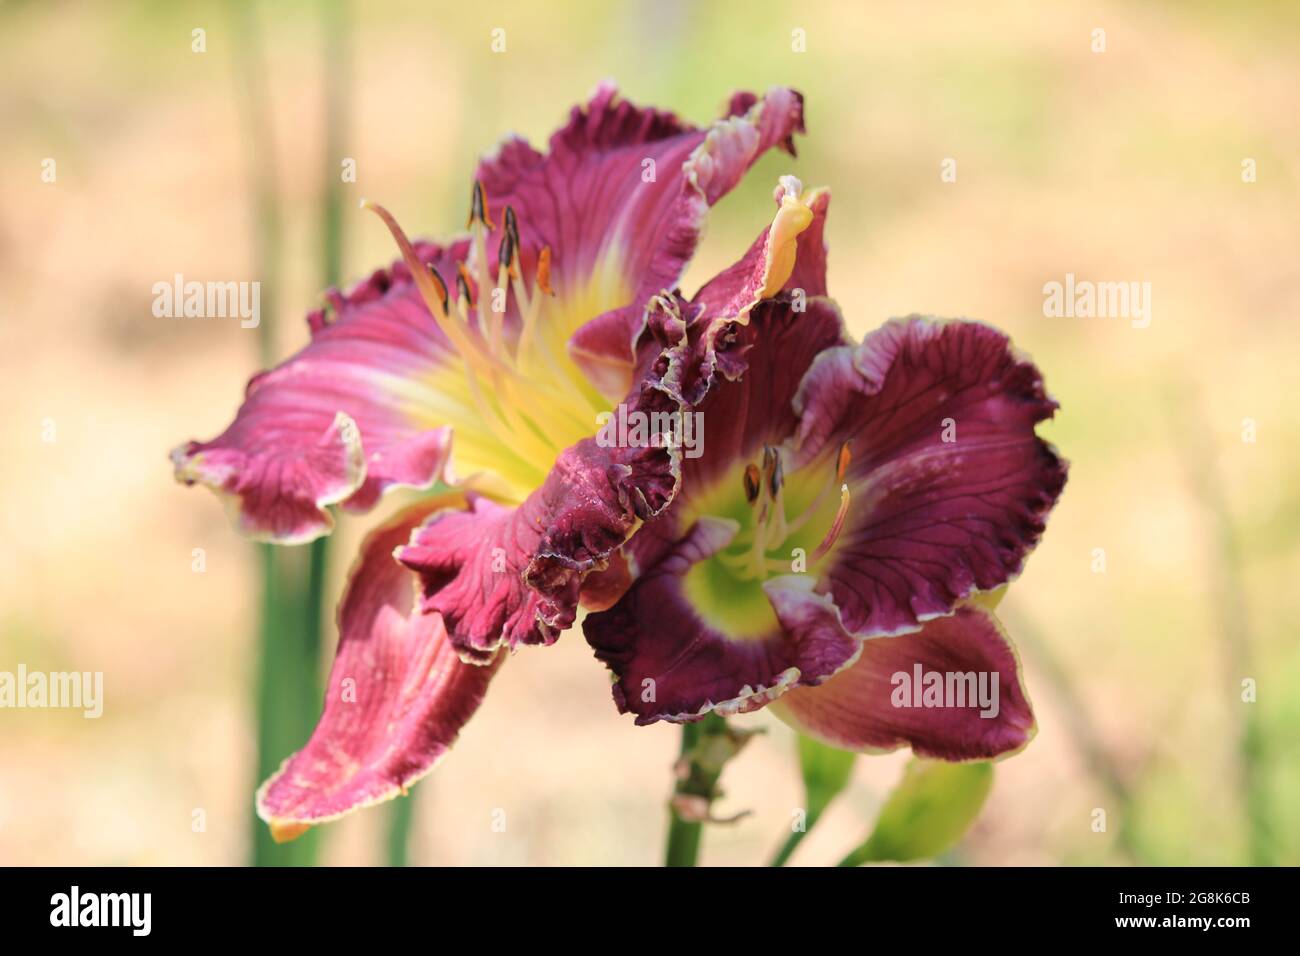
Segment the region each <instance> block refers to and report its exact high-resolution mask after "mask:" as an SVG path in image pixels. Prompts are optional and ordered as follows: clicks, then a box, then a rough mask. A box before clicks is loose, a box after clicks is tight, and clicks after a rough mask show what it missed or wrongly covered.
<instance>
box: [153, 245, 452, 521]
mask: <svg viewBox="0 0 1300 956" xmlns="http://www.w3.org/2000/svg"><path fill="white" fill-rule="evenodd" d="M417 251H418V254H419V256H420V258H421V259H422V260H423V261H426V262H432V263H438V264H439V268H442V269H451V268H452V266H451V263H452V262H454V260H455V259H456V258H457V257H460V258H463V257H464V255H465V244H464V243H460V244H458V245H456V246H453V247H451V248H449V249H443V248H441V247H438V246H435V245H431V244H422V245H420V246H419V248H418V250H417ZM329 301H330V304H331V310H330V313H331V314H332V315H333V318H329V317H327V313H326V312H324V311H318V312H315V313H313V314H312V315H311V316H309V317H308V321H309V324H310V325H311V329H312V339H311V342H310V343H309V344H308V345H307V346H306V347H305V348H304V349H303V350H302V351H300V352H299V353H298V354H297V355H295V356H293V357H292V358H290V359H289V360H288V361H286V362H284V363H283V364H282V365H280V366H278V367H276V368H274V369H271V370H270V371H266V372H263V373H261V374H260V375H257V376H256V377H254V378H253V380H252V381H250V382H249V384H248V389H247V394H246V396H245V399H244V403H243V405H242V406H241V407H240V409H239V412H238V414H237V415H236V417H235V420H234V421H233V422H232V423H231V424H230V426H229V427H227V428H226V430H225V431H224V432H222V433H221V434H220V435H219V436H217V437H216V438H214V439H212V440H211V441H206V442H196V441H191V442H187V443H186V444H184V445H182V446H180V447H178V448H176V449H175V450H174V451H173V452H172V461H173V463H174V465H175V469H176V478H177V480H179V481H182V482H185V483H186V484H194V483H196V482H197V483H201V484H205V485H208V486H209V487H211V488H212V489H213V490H214V491H216V492H218V494H220V495H222V496H223V497H225V498H226V499H227V500H228V502H229V505H230V507H231V510H232V512H233V515H234V519H235V521H236V524H237V526H238V527H239V528H240V530H241V531H244V532H245V533H247V534H249V535H251V536H253V537H255V538H258V539H260V540H269V541H276V542H280V543H286V544H288V543H299V542H304V541H310V540H311V539H313V538H316V537H319V536H320V535H322V534H327V533H328V532H329V531H330V529H331V528H332V527H333V524H334V522H333V519H332V518H331V516H330V514H329V512H328V511H326V510H325V507H326V506H327V505H331V504H336V503H340V504H342V505H343V506H344V507H345V508H347V509H349V510H356V511H364V510H367V509H369V508H370V507H372V506H373V505H374V504H375V502H376V501H377V500H378V498H379V496H380V495H381V494H382V493H383V492H384V491H385V490H386V489H388V488H391V487H394V486H399V485H401V486H410V487H417V488H424V487H428V486H430V485H431V484H432V483H433V482H434V481H436V480H437V479H438V477H439V476H440V474H441V473H442V469H443V466H444V465H445V463H446V461H447V456H448V453H449V450H450V443H451V434H450V431H449V429H447V428H445V427H441V426H442V424H443V422H445V421H446V418H445V417H442V416H439V414H438V409H439V408H440V407H441V406H442V405H445V403H446V401H447V398H446V397H445V396H442V395H440V393H439V391H438V390H437V389H436V388H434V387H433V385H432V383H431V376H432V375H433V373H434V372H436V371H437V370H438V369H439V368H441V367H443V366H445V365H446V364H447V363H448V362H449V361H454V360H455V358H454V356H455V353H454V351H452V350H450V348H449V346H448V344H447V342H446V339H445V338H444V337H443V335H442V333H441V332H440V331H439V330H438V328H437V326H436V325H435V324H434V322H433V320H432V318H431V317H430V316H429V313H428V311H427V309H426V307H425V305H424V303H423V302H422V301H421V299H420V297H419V295H418V293H417V292H416V290H415V287H414V285H413V284H412V282H411V280H410V273H409V271H408V270H407V269H406V267H405V266H404V265H403V264H402V263H397V264H395V265H394V267H393V268H392V270H391V271H389V272H382V271H381V272H376V273H375V274H374V275H372V276H371V277H370V278H369V279H368V280H366V281H365V282H363V283H361V284H360V285H358V286H357V287H356V288H355V289H353V290H352V291H351V292H350V293H349V294H347V295H346V296H344V295H342V294H340V293H339V292H338V291H337V290H334V291H332V292H331V293H330V294H329ZM471 440H472V439H471Z"/></svg>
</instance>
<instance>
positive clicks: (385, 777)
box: [257, 498, 500, 836]
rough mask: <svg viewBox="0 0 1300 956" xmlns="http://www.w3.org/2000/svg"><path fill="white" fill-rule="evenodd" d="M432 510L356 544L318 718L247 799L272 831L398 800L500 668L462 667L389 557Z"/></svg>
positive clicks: (422, 508)
mask: <svg viewBox="0 0 1300 956" xmlns="http://www.w3.org/2000/svg"><path fill="white" fill-rule="evenodd" d="M438 503H439V502H438V501H437V500H433V501H429V502H422V503H421V504H419V505H417V506H415V507H413V508H411V509H409V510H407V511H405V512H404V513H402V514H401V515H399V516H398V517H397V518H396V519H394V520H393V521H391V522H389V523H388V524H387V525H385V526H384V527H382V528H380V529H378V530H377V531H375V532H373V533H372V534H371V535H370V536H369V537H368V538H367V539H366V541H365V543H364V544H363V545H362V550H361V557H360V558H359V560H358V561H357V563H356V565H355V566H354V567H353V569H352V575H351V578H350V580H349V582H348V588H347V593H346V594H345V595H344V597H343V601H342V604H341V605H340V607H339V618H338V622H339V646H338V652H337V655H336V657H335V660H334V667H333V670H332V671H331V672H330V679H329V690H328V692H327V693H326V697H325V709H324V713H323V714H322V715H321V718H320V722H319V723H318V724H317V726H316V730H315V731H314V732H313V733H312V735H311V739H310V740H308V742H307V745H306V746H305V747H303V749H302V750H300V751H298V752H297V753H296V754H294V755H293V756H292V757H290V758H289V759H288V760H286V761H285V762H284V764H283V765H282V766H281V767H280V769H279V771H278V772H277V773H276V774H275V775H274V776H272V777H271V778H270V779H269V780H267V781H266V782H265V783H264V784H263V785H262V787H261V789H260V790H258V793H257V813H258V815H259V816H260V817H261V818H262V819H263V820H265V821H266V822H267V823H269V824H270V825H271V826H272V829H273V831H274V832H275V833H277V834H280V835H290V836H291V835H296V833H297V832H300V831H301V829H302V828H304V827H305V826H307V825H313V824H318V823H325V822H327V821H329V820H334V819H337V818H338V817H341V816H343V815H344V814H347V813H350V812H351V811H353V810H357V809H360V808H361V807H367V806H371V805H373V804H376V803H381V802H383V801H385V800H389V799H391V798H393V797H395V796H397V795H399V794H402V793H405V792H406V789H407V788H408V787H409V786H411V785H412V784H413V783H414V782H415V781H416V780H418V779H419V778H420V777H422V776H424V775H425V774H426V773H428V772H429V771H430V770H432V769H433V767H434V765H435V764H436V763H437V762H438V760H439V759H440V758H441V757H442V755H443V754H444V753H446V752H447V750H448V748H450V747H451V745H452V743H453V741H455V739H456V736H457V734H458V733H459V732H460V729H461V727H463V726H464V725H465V723H466V722H467V721H468V720H469V719H470V717H471V716H473V714H474V712H475V711H476V710H477V709H478V706H479V704H480V702H481V701H482V700H483V695H484V693H485V692H486V691H487V686H488V683H489V682H490V681H491V679H492V676H493V674H494V673H495V672H496V669H497V666H498V665H499V663H500V661H499V660H493V661H492V662H491V663H490V664H488V665H487V666H476V665H473V664H466V663H463V662H462V661H461V660H460V658H459V657H458V656H457V655H456V651H455V649H454V648H453V646H452V644H451V642H450V640H449V639H448V637H447V631H446V629H445V628H444V627H443V622H442V620H441V619H440V618H439V617H438V616H437V615H436V614H421V613H420V612H419V611H418V609H416V607H415V605H416V582H415V579H414V577H413V576H412V575H411V573H410V572H409V571H407V570H406V569H405V568H403V567H402V566H401V565H400V564H398V563H397V562H396V561H395V560H394V559H393V549H394V548H396V547H398V546H399V545H402V544H404V543H405V542H406V540H407V538H408V537H409V536H410V534H411V530H412V529H413V528H414V527H416V526H417V525H418V524H419V523H420V522H421V521H422V520H423V519H424V518H425V517H426V516H427V515H428V513H429V511H430V510H431V508H434V507H436V506H437V505H438ZM443 503H445V504H452V503H463V501H462V500H460V499H458V498H448V499H444V501H443ZM288 676H290V677H291V676H292V675H288Z"/></svg>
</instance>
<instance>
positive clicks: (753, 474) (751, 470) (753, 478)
mask: <svg viewBox="0 0 1300 956" xmlns="http://www.w3.org/2000/svg"><path fill="white" fill-rule="evenodd" d="M761 480H762V479H761V477H760V476H759V473H758V466H757V465H755V464H754V463H753V462H750V463H749V464H748V465H746V466H745V500H746V501H747V502H749V504H751V505H752V504H753V503H754V502H755V501H757V500H758V493H759V492H760V491H761V490H762V485H761V483H760V482H761Z"/></svg>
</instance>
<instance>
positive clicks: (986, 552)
mask: <svg viewBox="0 0 1300 956" xmlns="http://www.w3.org/2000/svg"><path fill="white" fill-rule="evenodd" d="M1055 409H1056V403H1055V402H1054V401H1053V400H1052V399H1051V398H1049V397H1048V396H1047V394H1046V392H1045V391H1044V389H1043V382H1042V377H1041V375H1040V374H1039V371H1038V369H1037V368H1035V367H1034V365H1033V364H1032V363H1031V362H1030V361H1029V360H1028V359H1027V358H1025V357H1023V356H1021V355H1019V354H1017V353H1016V352H1015V351H1014V350H1013V349H1012V347H1011V344H1010V342H1009V340H1008V339H1007V337H1006V335H1004V334H1003V333H1001V332H999V331H997V330H996V329H993V328H991V327H989V326H986V325H982V324H980V323H976V322H940V321H935V320H931V319H924V318H920V317H915V316H914V317H911V318H908V319H904V320H894V321H891V322H889V323H888V324H886V325H885V326H883V327H882V328H880V329H879V330H877V331H876V332H874V333H872V334H871V335H870V336H868V337H867V339H866V340H865V341H864V342H863V343H862V344H861V345H860V346H858V347H857V348H852V347H843V348H837V349H831V350H829V351H827V352H826V353H824V354H823V355H821V356H819V357H818V359H817V362H816V363H815V364H814V366H813V368H812V369H811V371H810V372H809V373H808V376H807V377H806V379H805V380H804V382H803V384H802V386H801V387H800V391H799V395H798V397H797V398H796V400H795V410H796V412H797V413H798V414H799V416H800V426H799V432H798V436H797V443H796V448H797V460H796V462H795V467H796V468H797V467H801V466H803V465H805V464H807V463H809V462H813V461H816V460H819V459H825V458H827V457H829V456H830V455H833V454H834V452H835V450H836V449H838V448H839V447H841V445H842V443H844V442H846V441H847V442H850V443H851V451H852V465H851V468H850V470H849V473H848V478H847V482H848V484H849V486H850V488H851V489H852V505H851V508H850V511H849V513H848V520H847V523H846V525H845V527H844V531H843V533H842V535H841V536H840V538H839V541H838V543H837V544H836V547H835V550H834V552H833V553H832V555H831V556H830V557H829V558H828V559H827V561H828V562H830V566H829V569H828V571H827V584H826V587H827V588H828V589H829V592H830V594H831V595H832V596H833V597H834V600H835V603H836V605H837V606H838V607H839V608H840V610H841V612H842V613H843V615H844V620H845V623H846V624H847V626H848V627H849V628H850V629H851V630H853V631H854V632H855V633H858V634H862V635H864V636H867V635H877V634H891V633H902V632H905V631H910V630H914V629H915V627H916V625H917V624H918V623H919V622H921V621H925V620H927V619H928V618H931V617H934V616H936V615H943V614H947V613H949V612H950V611H951V610H952V609H953V607H954V606H955V605H956V604H957V602H958V601H960V600H961V599H963V598H965V597H967V596H968V595H970V594H972V593H973V592H975V591H986V590H990V589H992V588H996V587H998V586H1000V585H1003V584H1005V583H1007V581H1009V580H1011V579H1012V578H1014V577H1015V576H1016V575H1017V574H1018V573H1019V572H1020V569H1021V567H1022V565H1023V563H1024V560H1025V557H1026V556H1027V555H1028V553H1029V552H1030V551H1031V550H1032V549H1033V547H1034V545H1035V544H1037V542H1038V538H1039V536H1040V535H1041V534H1042V531H1043V527H1044V523H1045V521H1046V518H1047V514H1048V512H1049V511H1050V510H1051V508H1052V506H1053V505H1054V504H1055V503H1056V500H1057V498H1058V497H1059V496H1060V493H1061V489H1062V488H1063V487H1064V485H1065V478H1066V470H1067V466H1066V463H1065V462H1064V461H1062V459H1061V458H1060V457H1059V456H1058V455H1057V454H1056V452H1055V450H1054V449H1053V448H1052V446H1051V445H1049V444H1048V443H1047V442H1045V441H1043V440H1042V439H1040V438H1038V437H1037V435H1035V433H1034V426H1035V425H1036V424H1037V423H1038V422H1040V421H1042V420H1044V419H1046V418H1050V417H1051V415H1052V413H1053V411H1054V410H1055Z"/></svg>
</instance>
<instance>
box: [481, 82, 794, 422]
mask: <svg viewBox="0 0 1300 956" xmlns="http://www.w3.org/2000/svg"><path fill="white" fill-rule="evenodd" d="M731 105H732V108H733V109H743V113H741V114H740V115H728V116H727V117H726V118H724V119H722V120H719V121H717V122H716V123H714V124H713V125H712V126H711V127H710V128H708V129H698V128H695V127H692V126H690V125H688V124H686V123H683V122H682V121H681V120H679V119H678V118H677V117H676V116H674V115H672V114H671V113H665V112H662V111H659V110H653V109H642V108H638V107H635V106H633V105H632V104H630V103H628V102H626V101H625V100H622V99H621V98H620V97H619V96H618V94H617V92H616V90H615V89H614V87H612V86H610V85H602V86H600V87H599V88H598V89H597V90H596V92H595V93H594V94H593V96H592V98H591V100H590V101H589V102H588V103H587V104H586V105H585V106H583V107H575V108H574V110H573V112H572V114H571V116H570V120H569V123H568V125H566V126H565V127H564V128H563V129H561V130H559V131H558V132H556V133H555V134H554V135H553V136H552V137H551V141H550V148H549V153H548V154H546V155H543V154H541V153H539V152H538V151H537V150H535V149H533V148H532V147H531V146H529V145H528V144H527V143H526V142H524V141H523V140H520V139H517V138H515V139H510V140H507V141H506V142H505V143H503V144H502V146H501V147H500V148H499V150H498V151H497V154H496V155H495V156H493V157H490V158H489V159H487V160H485V161H484V162H483V164H482V165H481V166H480V168H479V179H480V181H481V182H482V183H483V185H484V187H485V188H486V190H487V193H488V195H489V196H490V197H491V199H492V202H493V204H494V206H495V207H496V208H504V207H505V206H511V207H512V208H513V209H514V211H515V213H516V215H517V217H518V222H519V234H520V244H521V249H520V256H521V260H522V263H523V269H524V271H525V272H526V273H530V274H531V273H532V271H533V270H534V269H535V268H536V263H537V261H538V259H539V257H540V255H541V253H542V250H543V248H549V249H550V254H551V270H552V280H551V285H552V287H553V288H554V289H555V292H556V300H555V302H554V303H553V304H552V305H551V306H550V307H549V311H550V313H551V315H550V316H549V317H547V319H546V321H545V322H544V327H543V329H542V332H543V334H544V335H545V336H546V337H547V339H548V342H549V346H550V347H551V349H552V350H553V351H554V352H556V353H558V354H566V348H567V357H568V358H569V359H570V360H571V361H573V362H575V363H576V364H577V365H578V367H580V368H581V370H582V371H583V372H584V373H585V374H586V376H587V377H588V379H589V380H590V381H591V382H592V383H593V384H594V385H595V386H596V388H597V389H598V390H599V391H600V392H601V394H603V395H604V396H606V397H607V398H611V399H616V398H619V397H621V396H623V395H624V394H626V393H627V391H628V389H629V387H630V384H631V373H632V367H633V364H634V358H635V356H634V343H635V341H636V339H637V338H638V336H639V335H640V331H641V322H642V311H643V308H644V305H645V303H646V301H647V300H648V299H649V298H650V297H651V296H653V295H655V294H657V293H658V292H660V291H661V290H664V289H672V288H673V287H674V286H676V284H677V282H678V280H679V279H680V277H681V275H682V272H683V271H684V269H685V267H686V263H687V262H688V261H689V259H690V257H691V256H692V254H693V253H694V251H695V247H696V244H697V243H698V241H699V236H700V232H701V229H702V227H703V223H704V218H705V215H706V213H707V211H708V208H709V206H711V205H712V204H713V203H715V202H717V201H718V199H720V198H721V197H722V196H723V195H725V194H726V193H727V192H728V191H730V190H731V189H732V188H733V187H734V186H735V185H736V183H737V182H739V180H740V178H741V176H742V175H743V174H744V172H745V171H746V170H747V169H748V168H749V167H750V166H751V165H752V164H753V163H754V161H755V160H756V159H757V158H758V157H759V156H760V155H762V154H763V153H764V152H765V151H766V150H768V149H770V148H772V147H773V146H782V147H785V148H791V147H792V136H793V134H794V133H795V132H801V131H802V129H803V101H802V97H800V96H799V94H797V93H795V92H793V91H792V90H786V89H779V88H777V89H773V90H771V91H770V92H769V93H768V94H767V95H766V96H764V97H763V98H762V99H759V98H757V97H752V96H750V97H740V98H736V97H733V99H732V104H731ZM570 340H571V341H570Z"/></svg>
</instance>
